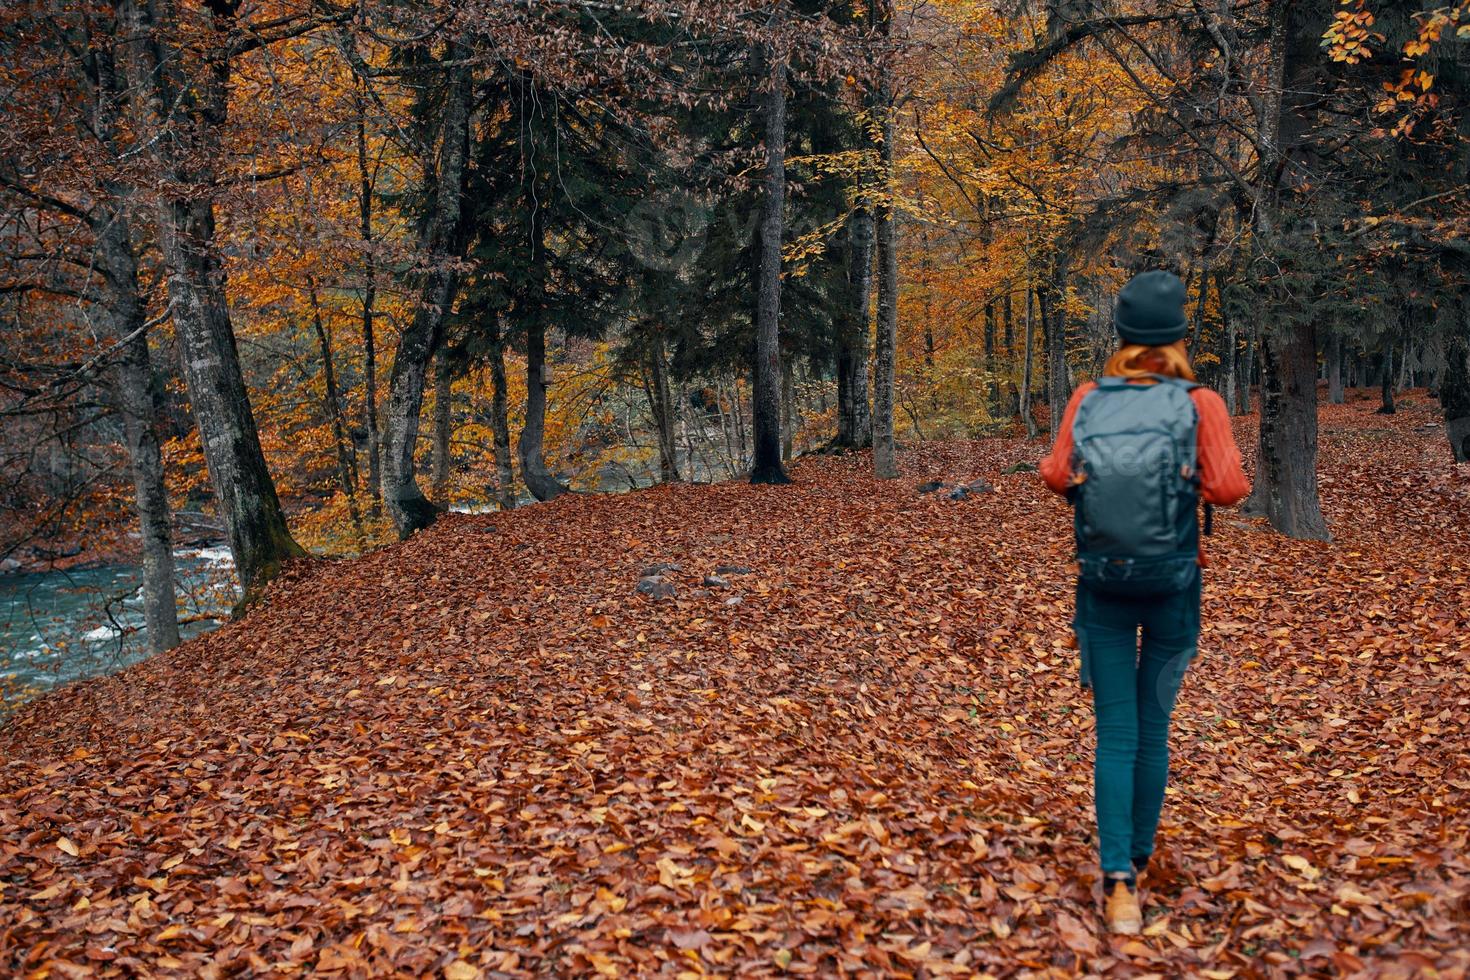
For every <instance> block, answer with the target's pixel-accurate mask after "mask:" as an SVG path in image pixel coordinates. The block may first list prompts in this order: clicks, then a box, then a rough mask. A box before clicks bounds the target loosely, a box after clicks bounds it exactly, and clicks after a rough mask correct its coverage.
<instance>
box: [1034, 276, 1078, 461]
mask: <svg viewBox="0 0 1470 980" xmlns="http://www.w3.org/2000/svg"><path fill="white" fill-rule="evenodd" d="M1066 275H1067V270H1066V265H1065V263H1058V268H1057V271H1056V273H1055V276H1056V283H1055V285H1048V286H1045V287H1038V289H1037V291H1036V302H1037V308H1038V309H1039V310H1040V312H1041V325H1042V331H1043V333H1044V334H1045V337H1046V401H1047V413H1048V417H1049V419H1050V426H1051V427H1050V429H1049V431H1050V432H1052V433H1056V432H1057V431H1058V430H1060V429H1061V427H1062V416H1063V415H1064V414H1066V411H1067V402H1068V401H1070V400H1071V397H1072V385H1071V381H1070V379H1069V378H1068V376H1067V305H1066V289H1067V279H1066Z"/></svg>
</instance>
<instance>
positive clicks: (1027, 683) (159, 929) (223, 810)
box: [0, 402, 1470, 977]
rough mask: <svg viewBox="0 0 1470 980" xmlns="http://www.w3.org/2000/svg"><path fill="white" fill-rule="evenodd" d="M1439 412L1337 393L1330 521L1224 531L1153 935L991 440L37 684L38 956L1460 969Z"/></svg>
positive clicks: (478, 544) (584, 523) (514, 967)
mask: <svg viewBox="0 0 1470 980" xmlns="http://www.w3.org/2000/svg"><path fill="white" fill-rule="evenodd" d="M1428 420H1429V415H1428V413H1427V412H1423V411H1420V410H1410V411H1407V412H1402V413H1400V414H1399V415H1398V416H1396V417H1391V418H1386V419H1385V418H1384V417H1381V416H1373V415H1370V414H1369V406H1368V404H1367V403H1362V402H1360V403H1356V404H1349V405H1347V406H1333V407H1331V408H1329V409H1328V410H1327V411H1326V412H1325V413H1324V416H1323V425H1324V495H1325V498H1326V503H1327V508H1328V511H1329V514H1330V516H1331V519H1332V522H1333V527H1334V529H1335V532H1336V534H1337V542H1336V543H1335V544H1332V545H1323V544H1318V543H1305V542H1292V541H1287V540H1284V539H1282V538H1280V537H1277V536H1275V535H1273V534H1270V533H1269V532H1267V531H1264V530H1262V529H1261V528H1260V527H1259V526H1257V525H1248V524H1246V523H1244V522H1242V521H1239V520H1237V519H1235V518H1234V517H1233V515H1222V516H1221V519H1219V520H1217V522H1216V523H1217V533H1216V537H1215V538H1214V539H1213V541H1212V543H1211V549H1210V550H1211V558H1212V566H1213V567H1212V568H1211V570H1210V573H1209V575H1210V579H1209V584H1208V586H1207V590H1206V609H1205V621H1206V624H1207V625H1206V627H1205V633H1204V636H1203V640H1202V655H1201V658H1200V660H1199V661H1198V662H1197V663H1196V666H1195V668H1194V669H1193V670H1192V671H1191V675H1190V677H1189V679H1188V680H1187V681H1186V685H1185V690H1184V693H1183V694H1182V696H1181V703H1180V708H1179V710H1178V712H1177V714H1176V724H1175V733H1174V740H1173V745H1174V768H1175V780H1174V783H1173V785H1172V787H1171V789H1170V795H1169V799H1168V804H1167V807H1166V810H1165V817H1164V825H1163V828H1162V831H1161V841H1160V854H1159V857H1158V859H1157V864H1158V867H1157V868H1156V869H1151V871H1150V877H1151V880H1150V882H1149V887H1150V891H1151V901H1150V904H1151V906H1152V907H1153V909H1154V910H1155V912H1154V914H1153V916H1152V917H1151V921H1150V924H1149V926H1148V927H1147V928H1146V930H1145V934H1144V935H1143V936H1141V937H1138V938H1136V939H1131V940H1128V941H1126V942H1112V943H1110V942H1109V941H1108V940H1106V939H1105V938H1104V937H1103V935H1102V933H1101V931H1100V929H1099V923H1098V920H1097V917H1096V914H1095V911H1094V909H1095V900H1094V899H1095V895H1096V882H1095V881H1094V876H1095V871H1094V870H1093V869H1094V867H1095V865H1094V858H1093V853H1092V850H1091V844H1090V839H1089V838H1090V832H1091V786H1090V758H1091V751H1092V733H1091V710H1090V706H1089V704H1088V702H1087V699H1086V696H1085V694H1084V693H1083V692H1082V691H1081V690H1080V689H1079V687H1078V685H1077V679H1076V666H1075V654H1074V652H1073V651H1072V650H1071V649H1070V647H1069V636H1070V631H1069V624H1068V618H1069V615H1070V606H1071V602H1070V597H1069V592H1070V589H1071V582H1070V575H1069V567H1068V564H1067V562H1068V552H1069V537H1068V535H1069V526H1068V520H1067V513H1066V510H1065V508H1064V506H1063V504H1062V503H1061V502H1060V501H1059V500H1057V499H1055V498H1051V497H1050V496H1049V495H1047V494H1046V493H1045V491H1044V490H1043V489H1042V488H1041V486H1040V484H1039V481H1037V479H1036V477H1035V475H1034V474H1030V473H1019V474H1015V475H1009V476H1007V475H1002V472H1001V471H1002V470H1003V469H1004V468H1006V467H1007V466H1008V465H1010V464H1012V463H1015V462H1017V461H1020V460H1023V459H1028V458H1032V457H1034V456H1035V455H1037V453H1038V446H1037V445H1035V444H1032V445H1026V444H1022V443H1019V442H1016V441H1006V440H995V441H990V442H979V443H959V444H944V445H926V446H922V447H917V448H915V449H914V450H912V451H911V452H908V453H905V454H904V455H903V456H902V462H903V465H904V467H905V473H904V478H903V479H902V480H898V481H892V482H890V483H886V484H878V483H875V482H873V481H872V480H871V479H869V477H868V476H867V475H866V474H867V472H868V466H867V465H866V462H865V461H863V460H860V459H856V458H847V459H832V458H826V459H819V460H815V461H809V462H805V463H803V464H801V465H800V466H799V467H798V468H797V470H796V475H797V477H798V480H799V482H798V484H797V485H796V486H793V487H784V488H772V487H751V486H746V485H743V484H739V483H731V484H723V485H716V486H674V487H665V488H659V489H654V490H649V491H644V492H639V493H635V494H630V495H626V496H617V497H598V496H577V497H568V498H562V499H559V500H556V501H554V502H552V503H551V504H548V505H545V506H538V507H534V508H530V509H527V510H524V511H518V512H514V513H509V514H503V515H495V516H491V517H467V516H459V517H451V518H449V519H446V520H445V521H444V522H443V524H442V525H441V526H437V527H435V528H434V529H432V530H431V531H429V532H427V533H425V534H422V535H419V536H417V537H415V538H414V539H413V540H411V541H409V542H407V543H405V544H402V545H398V546H393V547H390V548H386V549H383V550H380V551H377V552H374V553H372V554H370V555H368V556H367V557H365V558H362V559H360V560H357V561H353V562H350V563H338V564H326V563H322V564H316V565H311V566H304V567H298V568H297V569H296V570H295V571H293V572H292V573H290V574H289V575H288V576H287V578H286V579H285V580H283V581H282V582H281V583H280V584H278V585H277V586H276V587H274V588H273V591H272V593H271V598H270V601H269V603H268V605H267V607H265V608H263V609H261V610H259V611H257V612H254V613H252V614H251V615H250V616H249V617H248V618H247V619H246V620H244V621H243V622H240V623H237V624H234V625H231V626H228V627H226V628H224V629H222V630H220V631H218V632H216V633H213V634H211V635H209V636H206V637H203V638H200V639H198V640H195V641H192V642H190V643H188V644H186V645H185V646H184V647H182V648H181V649H179V650H177V651H174V652H172V653H170V654H167V655H164V656H160V657H157V658H155V659H153V660H152V661H149V662H147V663H144V664H141V665H139V666H137V667H134V668H131V669H129V670H127V671H125V672H123V673H122V674H120V675H118V676H115V677H111V678H106V679H100V680H95V681H91V682H87V683H84V684H80V685H75V686H72V687H70V688H67V689H65V690H62V691H60V692H57V693H55V694H52V695H50V696H48V697H45V698H43V699H41V700H40V701H38V702H36V703H34V704H32V705H31V706H29V707H28V708H27V709H25V710H24V711H22V712H21V713H20V714H19V715H18V716H16V717H15V718H13V719H12V720H11V721H10V722H9V723H8V724H7V726H6V727H4V728H3V729H0V759H3V760H4V762H3V764H0V970H3V971H4V972H12V971H14V972H17V973H21V972H29V971H32V970H37V969H40V970H41V971H42V973H43V974H44V973H45V972H47V967H48V966H49V967H50V970H49V972H50V974H51V975H54V976H69V975H72V974H73V973H76V972H78V971H80V970H95V971H98V972H103V973H106V972H122V973H131V972H136V971H137V970H138V969H140V968H141V969H146V970H149V971H163V972H179V973H188V974H198V973H208V972H213V971H218V972H230V971H232V970H239V969H251V970H257V971H262V972H264V971H267V970H272V971H279V972H281V973H283V974H286V975H291V974H296V973H306V972H309V971H312V970H316V971H323V972H325V971H330V970H334V969H337V970H344V971H346V972H348V973H350V974H358V975H362V974H367V973H372V974H381V973H385V972H391V971H394V970H396V971H400V972H401V973H403V974H405V975H407V974H425V973H429V974H436V973H442V974H443V975H446V976H450V977H470V976H475V975H476V974H477V971H478V972H483V973H484V974H486V975H489V974H492V973H494V972H495V971H503V972H505V973H511V974H516V973H526V972H545V971H557V972H573V973H579V974H580V973H588V972H591V971H594V970H595V971H598V972H601V973H604V974H607V975H615V974H622V975H640V974H649V973H655V972H663V973H668V974H676V973H679V972H681V971H687V972H688V973H690V974H691V975H697V974H699V973H702V972H709V973H724V974H728V973H732V972H755V973H761V972H768V973H778V972H782V971H790V972H807V973H810V972H821V973H832V972H839V971H845V972H849V973H858V972H862V971H864V970H867V971H878V972H882V973H888V974H915V975H941V974H947V973H955V974H960V975H966V974H969V973H971V972H979V973H986V972H989V973H994V974H997V975H1004V974H1010V973H1015V972H1018V971H1024V970H1034V969H1038V968H1045V969H1050V970H1055V971H1057V972H1058V975H1061V974H1067V973H1071V972H1073V971H1097V972H1113V973H1116V974H1118V975H1128V974H1131V973H1136V972H1139V971H1148V972H1155V973H1161V974H1165V975H1180V974H1183V973H1198V972H1201V971H1208V972H1205V973H1204V975H1208V976H1228V975H1237V974H1238V975H1241V976H1255V975H1262V974H1263V973H1266V972H1268V971H1276V972H1282V973H1286V974H1292V973H1310V974H1336V973H1346V972H1353V971H1354V970H1358V969H1363V968H1367V969H1369V970H1370V971H1371V972H1372V973H1374V974H1381V975H1405V976H1407V975H1412V974H1414V973H1416V972H1417V971H1420V970H1421V969H1423V968H1424V967H1428V966H1436V967H1438V968H1440V969H1442V970H1448V971H1451V972H1449V973H1446V974H1445V975H1455V976H1460V975H1463V973H1464V971H1465V969H1466V968H1467V965H1470V963H1467V956H1466V953H1465V952H1464V949H1465V946H1466V944H1467V941H1470V936H1467V926H1466V914H1467V902H1470V897H1467V896H1470V867H1467V863H1470V862H1467V857H1466V853H1467V849H1470V848H1467V840H1466V838H1467V828H1470V816H1467V815H1466V806H1467V803H1470V799H1467V795H1470V794H1467V790H1470V776H1467V775H1466V772H1467V770H1466V762H1467V749H1466V738H1465V735H1464V730H1465V719H1466V716H1467V713H1470V681H1467V679H1466V667H1467V653H1466V650H1465V647H1466V638H1467V636H1470V627H1467V622H1466V618H1467V610H1470V546H1467V544H1466V541H1465V538H1464V534H1463V529H1464V528H1465V527H1466V526H1467V525H1470V479H1467V476H1466V474H1465V473H1464V471H1463V468H1461V470H1459V471H1456V470H1455V469H1452V468H1450V467H1449V466H1447V465H1446V464H1444V463H1443V462H1442V461H1441V453H1442V449H1441V441H1440V437H1439V436H1438V435H1437V434H1436V433H1434V432H1425V431H1421V430H1420V428H1419V427H1420V426H1423V425H1424V424H1425V423H1426V422H1427V421H1428ZM1241 435H1242V436H1245V435H1246V433H1245V432H1242V433H1241ZM1250 441H1251V440H1249V439H1245V438H1242V442H1243V443H1245V444H1249V443H1250ZM976 477H983V478H985V479H987V480H989V481H990V482H992V483H993V484H995V486H996V492H995V493H980V494H977V495H974V496H971V497H969V498H968V499H964V500H952V499H949V497H948V495H947V494H943V493H933V494H928V495H920V494H918V493H917V492H916V489H915V488H916V486H917V485H918V484H919V483H920V482H921V481H923V480H928V479H930V478H937V479H943V480H946V481H947V482H955V481H969V480H971V479H973V478H976ZM658 562H673V563H678V564H679V565H680V566H682V569H680V570H675V571H669V572H666V573H665V574H666V576H667V577H668V578H669V579H670V580H671V581H673V582H674V583H675V586H676V588H677V590H678V593H677V597H676V598H674V599H672V600H664V601H651V600H649V599H647V598H645V597H644V596H642V595H639V594H636V593H635V591H634V590H635V585H636V584H637V582H638V579H639V575H640V572H641V571H643V570H644V568H645V566H647V565H649V564H653V563H658ZM726 565H737V566H748V568H749V569H750V572H749V573H748V574H738V573H736V574H729V575H728V576H727V578H728V581H729V588H719V587H717V586H716V587H712V588H709V589H708V590H707V591H706V590H704V589H702V588H701V584H702V579H703V576H705V575H706V574H711V573H714V572H715V570H716V569H717V567H719V566H726ZM701 592H704V593H705V594H700V593H701ZM736 596H739V597H740V601H738V602H731V601H730V600H731V599H733V598H734V597H736ZM1161 909H1162V910H1165V911H1163V912H1160V911H1159V910H1161Z"/></svg>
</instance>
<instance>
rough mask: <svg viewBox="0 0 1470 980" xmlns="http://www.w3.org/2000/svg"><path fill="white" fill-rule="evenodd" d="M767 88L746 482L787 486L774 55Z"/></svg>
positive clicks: (780, 69)
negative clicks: (751, 444)
mask: <svg viewBox="0 0 1470 980" xmlns="http://www.w3.org/2000/svg"><path fill="white" fill-rule="evenodd" d="M762 67H763V68H764V69H765V71H764V74H765V75H766V84H767V85H768V90H767V91H766V92H765V110H764V112H763V116H764V121H765V129H766V132H765V137H766V175H765V194H764V200H763V201H762V203H761V226H760V227H761V232H760V254H759V263H760V264H759V268H758V273H759V274H758V276H757V287H756V288H757V294H756V310H755V370H754V371H753V372H752V379H751V380H752V391H751V416H752V425H753V428H754V430H755V447H754V458H753V459H752V461H751V469H750V482H751V483H790V482H791V478H790V477H789V476H787V475H786V469H785V468H784V467H783V466H782V465H781V335H780V320H781V241H782V238H783V236H784V232H785V220H784V212H785V207H786V62H785V60H784V57H782V56H780V55H779V54H777V53H776V52H771V51H767V52H765V53H764V55H763V58H762Z"/></svg>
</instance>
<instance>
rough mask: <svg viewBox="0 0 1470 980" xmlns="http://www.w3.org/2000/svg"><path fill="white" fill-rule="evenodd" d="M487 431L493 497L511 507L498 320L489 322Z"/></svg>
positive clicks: (511, 471) (513, 480)
mask: <svg viewBox="0 0 1470 980" xmlns="http://www.w3.org/2000/svg"><path fill="white" fill-rule="evenodd" d="M490 330H491V331H492V333H491V336H490V432H491V436H492V438H493V439H494V441H495V497H496V500H498V501H499V503H500V509H501V510H514V509H515V505H516V474H515V469H514V468H513V467H512V464H511V455H510V418H509V414H510V413H509V411H508V409H507V402H508V401H509V398H508V396H507V393H506V382H505V335H504V333H502V332H501V329H500V324H499V323H498V322H495V323H492V324H491V325H490Z"/></svg>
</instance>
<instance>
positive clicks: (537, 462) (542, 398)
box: [516, 316, 569, 500]
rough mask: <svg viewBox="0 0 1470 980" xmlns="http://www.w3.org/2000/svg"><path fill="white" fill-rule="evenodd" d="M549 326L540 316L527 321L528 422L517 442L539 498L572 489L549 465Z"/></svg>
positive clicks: (523, 472) (527, 480)
mask: <svg viewBox="0 0 1470 980" xmlns="http://www.w3.org/2000/svg"><path fill="white" fill-rule="evenodd" d="M550 384H551V382H550V379H549V378H547V376H546V327H545V325H544V324H543V323H542V322H541V320H540V318H539V317H537V316H532V317H531V319H530V320H529V321H528V322H527V323H526V424H525V425H524V426H523V427H522V428H521V438H520V440H519V441H518V442H517V443H516V448H517V449H518V450H519V453H520V457H521V479H522V480H524V481H525V483H526V489H527V490H530V491H531V496H533V497H535V498H536V499H537V500H552V499H554V498H556V497H560V496H561V495H562V494H564V493H567V492H568V489H569V488H568V487H567V486H566V484H564V483H562V482H561V481H560V480H558V479H557V478H556V477H555V476H553V475H552V474H551V472H550V471H549V470H548V469H547V468H546V449H545V439H546V389H547V388H548V387H549V386H550Z"/></svg>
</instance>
